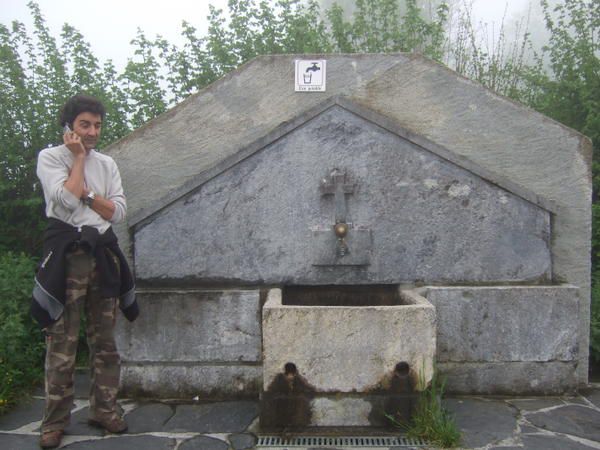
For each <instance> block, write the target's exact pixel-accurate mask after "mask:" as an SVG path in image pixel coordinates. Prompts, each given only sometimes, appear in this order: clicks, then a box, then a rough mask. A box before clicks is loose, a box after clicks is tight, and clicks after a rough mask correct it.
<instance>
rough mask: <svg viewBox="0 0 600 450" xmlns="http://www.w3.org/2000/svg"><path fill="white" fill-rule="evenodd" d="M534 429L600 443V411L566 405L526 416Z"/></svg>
mask: <svg viewBox="0 0 600 450" xmlns="http://www.w3.org/2000/svg"><path fill="white" fill-rule="evenodd" d="M526 418H527V420H528V421H529V422H530V423H531V424H533V425H535V426H536V427H539V428H542V429H544V430H548V431H553V432H557V433H565V434H570V435H573V436H579V437H582V438H585V439H589V440H591V441H600V411H599V410H597V409H593V408H589V407H586V406H580V405H567V406H563V407H560V408H556V409H553V410H551V411H547V412H540V413H535V414H528V415H527V416H526Z"/></svg>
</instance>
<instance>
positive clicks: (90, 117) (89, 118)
mask: <svg viewBox="0 0 600 450" xmlns="http://www.w3.org/2000/svg"><path fill="white" fill-rule="evenodd" d="M101 129H102V117H101V116H100V114H94V113H91V112H82V113H81V114H79V115H78V116H77V117H75V120H74V121H73V131H74V132H75V133H76V134H77V135H78V136H79V137H80V138H81V142H82V143H83V146H84V147H85V149H86V150H87V151H88V152H89V151H90V150H92V149H93V148H96V144H97V143H98V139H100V131H101Z"/></svg>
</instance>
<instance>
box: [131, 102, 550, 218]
mask: <svg viewBox="0 0 600 450" xmlns="http://www.w3.org/2000/svg"><path fill="white" fill-rule="evenodd" d="M335 106H337V107H340V108H342V109H345V110H347V111H349V112H351V113H353V114H355V115H357V116H360V117H362V118H364V119H365V120H367V121H369V122H371V123H373V124H374V125H377V126H378V127H381V128H382V129H385V130H387V131H389V132H390V133H393V134H395V135H397V136H398V137H400V138H402V139H405V140H407V141H409V142H411V143H413V144H415V145H417V146H419V147H420V148H422V149H424V150H426V151H428V152H431V153H432V154H434V155H436V156H438V157H440V158H442V159H444V160H446V161H448V162H450V163H452V164H454V165H456V166H459V167H461V168H463V169H465V170H467V171H469V172H471V173H473V174H474V175H477V176H478V177H480V178H482V179H484V180H486V181H487V182H489V183H492V184H494V185H497V186H499V187H501V188H502V189H505V190H506V191H508V192H510V193H512V194H514V195H516V196H518V197H520V198H522V199H524V200H527V201H528V202H531V203H533V204H534V205H537V206H539V207H541V208H543V209H545V210H547V211H548V212H551V213H556V211H557V205H556V203H555V202H553V201H551V200H548V199H545V198H544V197H542V196H540V195H537V194H535V193H534V192H531V191H529V190H528V189H526V188H523V187H522V186H519V185H517V184H516V183H514V182H512V181H510V180H508V179H507V178H506V177H503V176H501V175H498V174H495V173H493V172H491V171H489V170H487V169H485V168H483V167H481V166H479V165H478V164H476V163H474V162H472V161H470V160H468V159H467V158H465V157H463V156H461V155H457V154H454V153H453V152H451V151H449V150H448V149H446V148H444V147H443V146H441V145H438V144H436V143H435V142H432V141H430V140H429V139H427V138H425V137H423V136H420V135H417V134H415V133H413V132H411V131H409V130H407V129H405V128H403V127H402V126H400V125H397V124H396V123H394V121H393V120H391V119H389V118H387V117H385V116H382V115H381V114H379V113H377V112H375V111H373V110H371V109H369V108H366V107H364V106H362V105H359V104H357V103H356V102H354V101H352V99H349V98H346V97H344V96H332V97H330V98H329V99H327V100H325V101H324V102H322V103H320V104H318V105H316V106H314V107H312V108H310V109H309V110H307V111H304V112H302V113H300V114H298V115H297V116H296V117H295V118H294V119H292V120H290V121H288V122H284V123H282V124H280V125H279V126H278V127H277V128H275V129H274V130H273V131H271V132H270V133H268V134H266V135H265V136H262V137H260V138H258V139H257V140H256V141H254V142H252V143H250V144H248V145H246V146H244V147H243V148H241V149H240V150H239V151H238V152H237V153H234V154H233V155H231V156H228V157H226V158H224V159H223V160H222V161H219V162H218V163H217V164H215V165H214V166H212V167H210V168H209V169H207V170H205V171H203V172H201V173H199V174H198V175H197V176H196V177H194V178H193V179H192V180H189V181H188V182H186V183H185V184H184V185H182V186H181V187H179V188H177V189H175V190H173V191H171V192H169V193H168V194H167V195H165V196H164V197H162V198H160V199H157V200H155V201H154V202H153V204H152V205H151V206H148V207H146V208H143V209H141V210H138V211H136V212H135V213H134V214H132V215H130V218H129V226H131V227H136V226H139V225H141V224H142V223H143V222H144V221H146V220H148V219H149V218H150V217H151V216H152V215H153V214H156V213H157V212H158V211H160V210H162V209H164V208H165V207H167V206H168V205H170V204H172V203H173V202H175V201H177V200H179V199H181V198H182V197H184V196H186V195H187V194H189V193H190V192H192V191H194V190H195V189H197V188H198V187H200V186H201V185H202V184H204V183H206V182H207V181H209V180H211V179H212V178H214V177H217V176H219V175H220V174H222V173H224V172H225V171H227V170H229V169H231V168H232V167H233V166H235V165H236V164H238V163H239V162H241V161H243V160H244V159H246V158H248V157H249V156H251V155H252V154H254V153H256V152H258V151H260V150H262V149H263V148H265V147H266V146H268V145H270V144H272V143H273V142H275V141H277V140H278V139H281V138H282V137H284V136H285V135H287V134H289V133H292V132H294V130H296V129H297V128H299V127H302V126H303V125H304V124H306V123H307V122H309V121H311V120H313V119H314V118H315V117H318V116H319V115H320V114H322V113H324V112H325V111H327V110H329V109H331V108H333V107H335Z"/></svg>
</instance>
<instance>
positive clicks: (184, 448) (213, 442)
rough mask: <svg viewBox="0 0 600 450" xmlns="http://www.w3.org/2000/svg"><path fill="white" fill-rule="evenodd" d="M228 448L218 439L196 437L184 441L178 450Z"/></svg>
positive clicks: (222, 449) (221, 449) (223, 449)
mask: <svg viewBox="0 0 600 450" xmlns="http://www.w3.org/2000/svg"><path fill="white" fill-rule="evenodd" d="M228 448H229V446H228V445H227V444H226V443H225V442H223V441H220V440H218V439H214V438H210V437H206V436H197V437H195V438H192V439H189V440H187V441H184V442H183V443H182V444H181V445H180V446H179V448H178V450H227V449H228Z"/></svg>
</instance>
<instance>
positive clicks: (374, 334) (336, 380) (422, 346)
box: [263, 289, 435, 392]
mask: <svg viewBox="0 0 600 450" xmlns="http://www.w3.org/2000/svg"><path fill="white" fill-rule="evenodd" d="M417 301H419V300H415V303H413V304H407V305H402V306H364V307H335V306H334V307H327V306H310V307H307V306H288V305H282V301H281V290H279V289H272V290H270V291H269V296H268V300H267V303H266V304H265V306H264V308H263V352H264V354H263V374H264V375H263V379H264V381H263V383H264V384H263V389H264V390H265V391H266V390H268V388H269V385H270V384H271V383H272V381H273V380H274V379H275V377H276V376H277V375H278V374H280V373H282V372H283V369H284V366H285V364H286V363H290V362H291V363H294V364H295V365H296V367H297V370H298V373H299V374H300V375H301V376H302V377H304V379H305V380H306V381H307V382H308V384H310V385H311V386H313V387H314V388H315V389H316V390H317V391H319V392H365V391H368V390H371V389H375V388H378V387H379V388H380V386H379V385H380V383H382V382H383V383H384V382H385V380H384V377H385V376H389V375H391V374H392V373H393V371H394V368H395V366H396V364H397V363H399V362H401V361H406V362H408V363H409V365H410V366H411V368H412V370H413V371H414V373H415V378H416V374H417V373H418V372H420V371H424V373H423V376H424V378H425V379H426V380H429V379H431V374H432V370H433V358H434V354H435V312H434V309H433V307H432V306H431V304H429V303H428V302H427V301H426V300H425V299H423V298H422V297H421V298H420V301H419V303H416V302H417ZM415 381H416V379H415Z"/></svg>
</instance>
